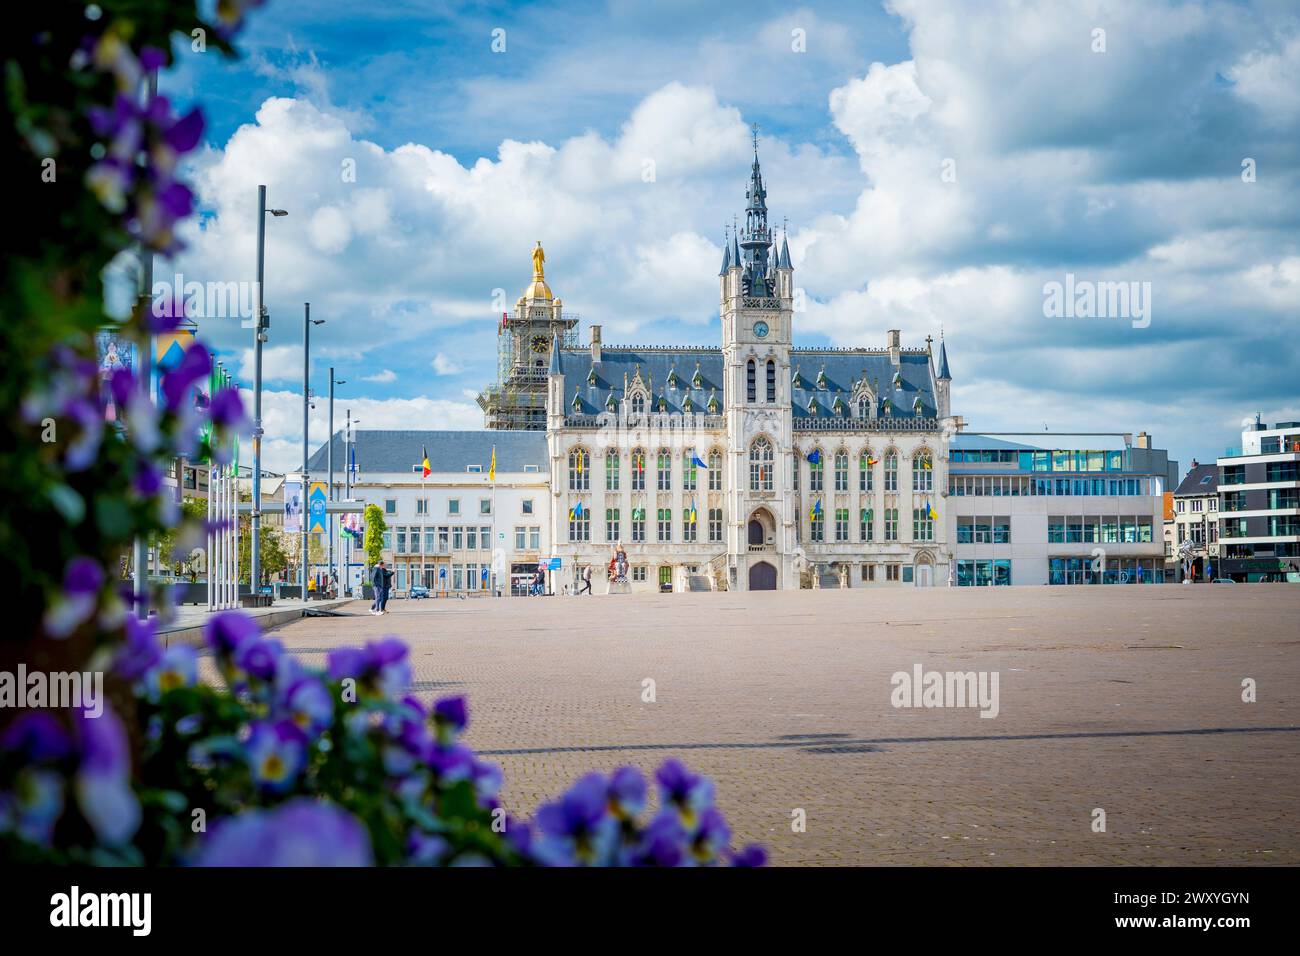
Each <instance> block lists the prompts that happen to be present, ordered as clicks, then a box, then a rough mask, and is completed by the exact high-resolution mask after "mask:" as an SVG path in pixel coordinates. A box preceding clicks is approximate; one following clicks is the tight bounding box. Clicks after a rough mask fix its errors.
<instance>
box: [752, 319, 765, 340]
mask: <svg viewBox="0 0 1300 956" xmlns="http://www.w3.org/2000/svg"><path fill="white" fill-rule="evenodd" d="M754 334H755V335H757V336H758V337H759V338H760V339H762V338H766V337H767V323H766V322H755V323H754Z"/></svg>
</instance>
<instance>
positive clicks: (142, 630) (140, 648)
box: [114, 614, 162, 681]
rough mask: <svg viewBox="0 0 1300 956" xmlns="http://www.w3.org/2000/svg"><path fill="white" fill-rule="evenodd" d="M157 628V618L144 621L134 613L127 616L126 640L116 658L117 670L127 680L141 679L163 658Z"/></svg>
mask: <svg viewBox="0 0 1300 956" xmlns="http://www.w3.org/2000/svg"><path fill="white" fill-rule="evenodd" d="M157 628H158V622H157V621H156V620H153V619H150V620H147V621H142V620H140V619H139V618H137V617H136V616H135V615H134V614H133V615H130V616H129V617H127V619H126V640H125V641H124V642H123V643H122V646H121V647H119V648H118V650H117V656H116V658H115V660H114V666H115V667H116V669H117V672H118V673H119V674H120V675H122V677H123V678H125V679H126V680H129V681H136V680H139V679H140V678H141V677H143V676H144V675H145V674H146V673H147V672H148V671H149V669H150V668H152V667H153V666H154V665H155V664H157V663H158V661H159V660H160V659H161V658H162V645H161V644H159V643H158V637H157V633H156V632H157Z"/></svg>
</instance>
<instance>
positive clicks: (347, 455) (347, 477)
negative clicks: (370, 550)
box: [340, 408, 361, 595]
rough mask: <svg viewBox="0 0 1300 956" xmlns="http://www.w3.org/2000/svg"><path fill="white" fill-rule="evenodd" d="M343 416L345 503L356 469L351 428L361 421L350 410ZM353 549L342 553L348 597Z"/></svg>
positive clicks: (349, 499) (350, 491)
mask: <svg viewBox="0 0 1300 956" xmlns="http://www.w3.org/2000/svg"><path fill="white" fill-rule="evenodd" d="M344 414H345V415H346V416H347V427H346V428H345V429H344V432H343V498H344V500H345V501H351V500H352V479H353V478H354V477H355V476H354V475H353V470H354V469H355V467H356V452H355V450H354V449H353V446H352V426H353V425H358V424H360V423H361V419H359V418H353V417H352V409H350V408H349V409H348V410H347V411H346V412H344ZM341 542H342V539H341V537H340V543H341ZM354 547H356V543H355V542H349V543H348V545H347V547H346V548H345V550H344V552H343V593H344V594H348V595H350V594H351V593H352V549H353V548H354Z"/></svg>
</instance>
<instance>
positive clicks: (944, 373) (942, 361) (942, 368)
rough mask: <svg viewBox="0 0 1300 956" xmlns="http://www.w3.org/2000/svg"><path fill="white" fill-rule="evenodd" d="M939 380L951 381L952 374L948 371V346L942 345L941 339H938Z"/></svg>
mask: <svg viewBox="0 0 1300 956" xmlns="http://www.w3.org/2000/svg"><path fill="white" fill-rule="evenodd" d="M939 380H940V381H943V382H950V381H952V375H951V374H949V372H948V347H947V346H946V345H944V343H943V339H940V340H939Z"/></svg>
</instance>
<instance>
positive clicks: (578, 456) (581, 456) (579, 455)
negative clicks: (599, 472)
mask: <svg viewBox="0 0 1300 956" xmlns="http://www.w3.org/2000/svg"><path fill="white" fill-rule="evenodd" d="M574 457H575V458H576V459H577V460H578V474H582V459H584V458H586V457H587V453H586V452H585V451H582V450H579V451H578V453H577V454H576V455H574Z"/></svg>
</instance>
